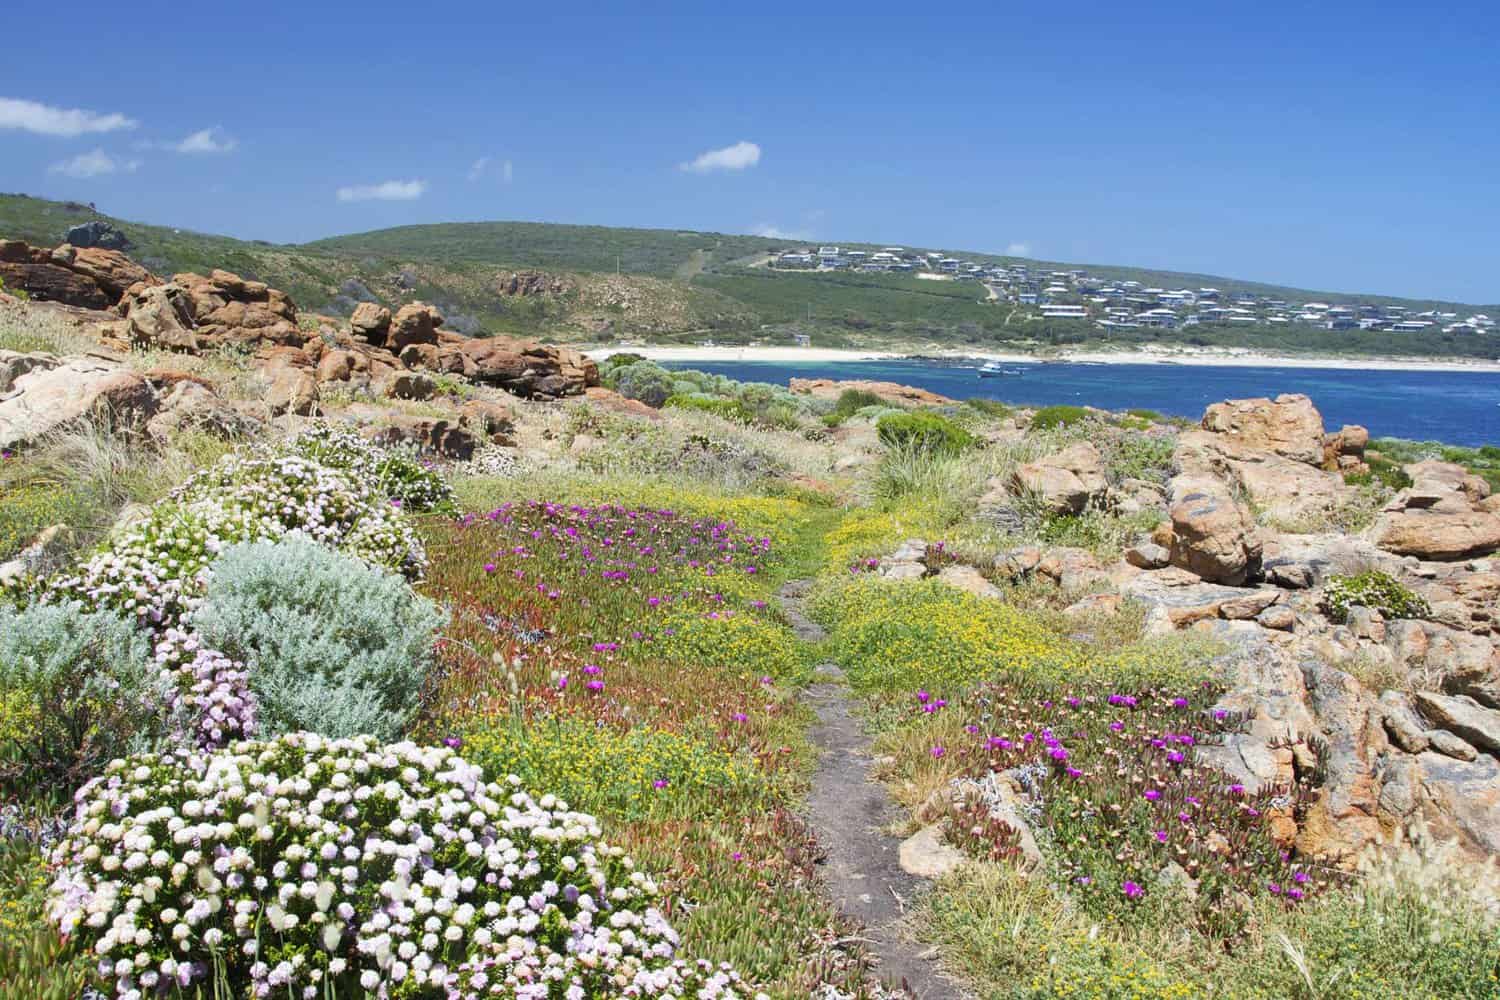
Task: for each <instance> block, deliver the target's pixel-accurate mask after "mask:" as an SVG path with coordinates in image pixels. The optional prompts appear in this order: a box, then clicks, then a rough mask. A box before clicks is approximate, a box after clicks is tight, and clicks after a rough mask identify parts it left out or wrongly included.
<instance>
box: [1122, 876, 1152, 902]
mask: <svg viewBox="0 0 1500 1000" xmlns="http://www.w3.org/2000/svg"><path fill="white" fill-rule="evenodd" d="M1120 891H1121V892H1123V893H1125V898H1126V899H1139V898H1140V897H1141V896H1142V895H1143V894H1144V893H1145V891H1146V890H1145V889H1142V888H1141V887H1140V884H1139V883H1136V882H1131V881H1129V880H1128V879H1127V880H1126V882H1125V884H1124V885H1122V886H1120Z"/></svg>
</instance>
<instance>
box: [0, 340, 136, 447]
mask: <svg viewBox="0 0 1500 1000" xmlns="http://www.w3.org/2000/svg"><path fill="white" fill-rule="evenodd" d="M155 412H156V394H155V393H154V392H153V391H152V389H151V385H150V383H148V382H147V381H146V379H145V378H144V377H142V376H141V375H140V374H138V373H137V372H134V371H131V370H130V369H128V368H125V367H124V366H123V365H120V364H117V363H115V362H112V361H104V360H101V359H98V358H87V357H83V358H69V359H67V360H65V361H63V362H62V363H60V364H58V365H56V366H55V367H46V368H41V367H39V368H34V369H32V370H30V371H28V372H26V373H25V374H24V375H21V376H19V377H18V378H16V379H15V380H14V382H13V383H12V385H11V387H10V390H9V391H8V392H6V393H5V394H4V395H3V396H0V448H14V447H17V446H18V445H23V444H27V443H30V442H32V441H36V440H38V439H39V438H42V437H45V436H46V435H48V434H50V433H53V432H54V431H58V430H61V429H63V428H66V427H69V426H72V425H74V424H76V423H78V422H80V421H84V420H90V421H93V422H96V423H107V424H109V425H110V426H112V427H114V428H115V429H117V430H121V431H127V432H128V431H131V430H139V429H141V428H142V427H144V426H145V423H146V421H147V420H148V419H150V417H151V415H152V414H153V413H155Z"/></svg>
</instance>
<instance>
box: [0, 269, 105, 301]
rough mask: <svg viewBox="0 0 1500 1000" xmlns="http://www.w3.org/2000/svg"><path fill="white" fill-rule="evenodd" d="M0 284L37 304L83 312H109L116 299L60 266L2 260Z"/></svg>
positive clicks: (86, 279)
mask: <svg viewBox="0 0 1500 1000" xmlns="http://www.w3.org/2000/svg"><path fill="white" fill-rule="evenodd" d="M0 283H3V284H4V285H5V287H6V288H11V289H19V290H20V291H23V292H25V293H26V294H27V295H29V296H30V297H31V298H32V299H33V300H34V301H36V302H61V303H62V304H63V305H69V306H78V307H79V308H81V309H108V308H109V307H110V306H112V305H114V300H112V299H111V298H110V297H109V294H108V293H107V292H105V291H104V289H102V288H100V287H99V285H98V284H97V283H96V282H94V280H93V279H91V278H89V277H87V276H85V275H82V274H78V273H76V272H74V271H70V270H68V269H67V268H65V267H58V266H57V265H56V264H46V263H29V262H28V263H14V262H10V261H6V260H4V259H0Z"/></svg>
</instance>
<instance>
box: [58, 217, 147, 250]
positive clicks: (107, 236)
mask: <svg viewBox="0 0 1500 1000" xmlns="http://www.w3.org/2000/svg"><path fill="white" fill-rule="evenodd" d="M63 240H64V242H66V243H70V244H72V245H73V246H75V247H101V248H103V249H105V250H122V251H123V250H129V249H130V248H131V247H132V245H133V244H132V243H131V242H130V239H129V237H127V236H126V235H125V234H124V233H122V232H120V231H119V230H118V229H116V228H115V227H114V226H112V225H110V224H109V223H108V222H105V221H104V220H103V219H94V220H93V221H91V222H80V223H79V224H78V225H76V226H69V227H68V231H67V233H66V234H65V235H64V236H63Z"/></svg>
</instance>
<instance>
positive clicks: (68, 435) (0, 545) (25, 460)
mask: <svg viewBox="0 0 1500 1000" xmlns="http://www.w3.org/2000/svg"><path fill="white" fill-rule="evenodd" d="M229 448H230V445H229V444H228V443H226V442H224V441H222V440H220V439H217V438H215V437H212V436H211V435H208V434H206V433H202V432H196V431H194V432H188V433H185V434H182V435H179V436H178V437H176V438H175V439H173V440H172V441H170V442H168V443H167V444H166V445H165V446H160V447H159V446H154V445H151V444H148V443H145V442H141V441H138V440H136V439H133V438H130V437H127V436H125V435H120V434H116V433H114V432H112V431H110V430H109V429H108V428H105V427H101V426H99V425H95V424H89V425H85V426H83V427H80V428H74V429H70V430H66V431H62V432H58V433H55V434H54V435H52V436H51V437H49V438H46V439H44V440H42V441H40V442H38V443H37V444H35V445H34V446H32V447H31V448H28V449H27V450H26V451H25V452H22V453H21V454H19V455H16V456H13V457H11V458H7V459H5V460H4V461H3V462H0V559H8V558H10V557H11V556H13V555H14V554H15V553H16V552H17V551H19V550H20V549H21V548H22V547H23V546H24V545H26V544H27V543H28V542H29V541H30V540H31V539H32V538H33V537H34V536H35V535H36V534H37V533H38V532H40V531H41V530H42V529H44V528H47V527H51V526H52V525H61V526H63V527H65V528H66V529H68V530H67V536H68V538H69V539H70V540H71V541H70V543H69V544H67V545H65V546H64V547H63V550H64V551H66V550H67V549H68V548H84V547H87V546H89V545H91V544H92V543H93V542H94V541H96V540H97V539H99V538H100V537H102V536H103V534H104V533H105V531H106V530H107V529H108V528H109V526H110V524H111V523H112V522H113V521H114V519H115V515H116V514H117V513H118V512H119V510H120V509H121V508H122V507H124V506H125V505H127V504H150V503H152V502H154V501H156V500H159V499H161V498H162V497H164V496H166V494H167V493H168V492H170V491H171V490H172V489H173V488H174V487H175V486H177V485H178V484H179V483H180V482H182V481H183V480H184V479H186V478H187V477H188V475H189V474H190V473H191V472H192V471H194V470H195V469H198V468H202V467H203V466H205V465H209V464H211V463H212V462H214V461H216V460H217V459H218V458H219V456H221V455H223V454H225V453H226V452H227V451H228V450H229Z"/></svg>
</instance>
